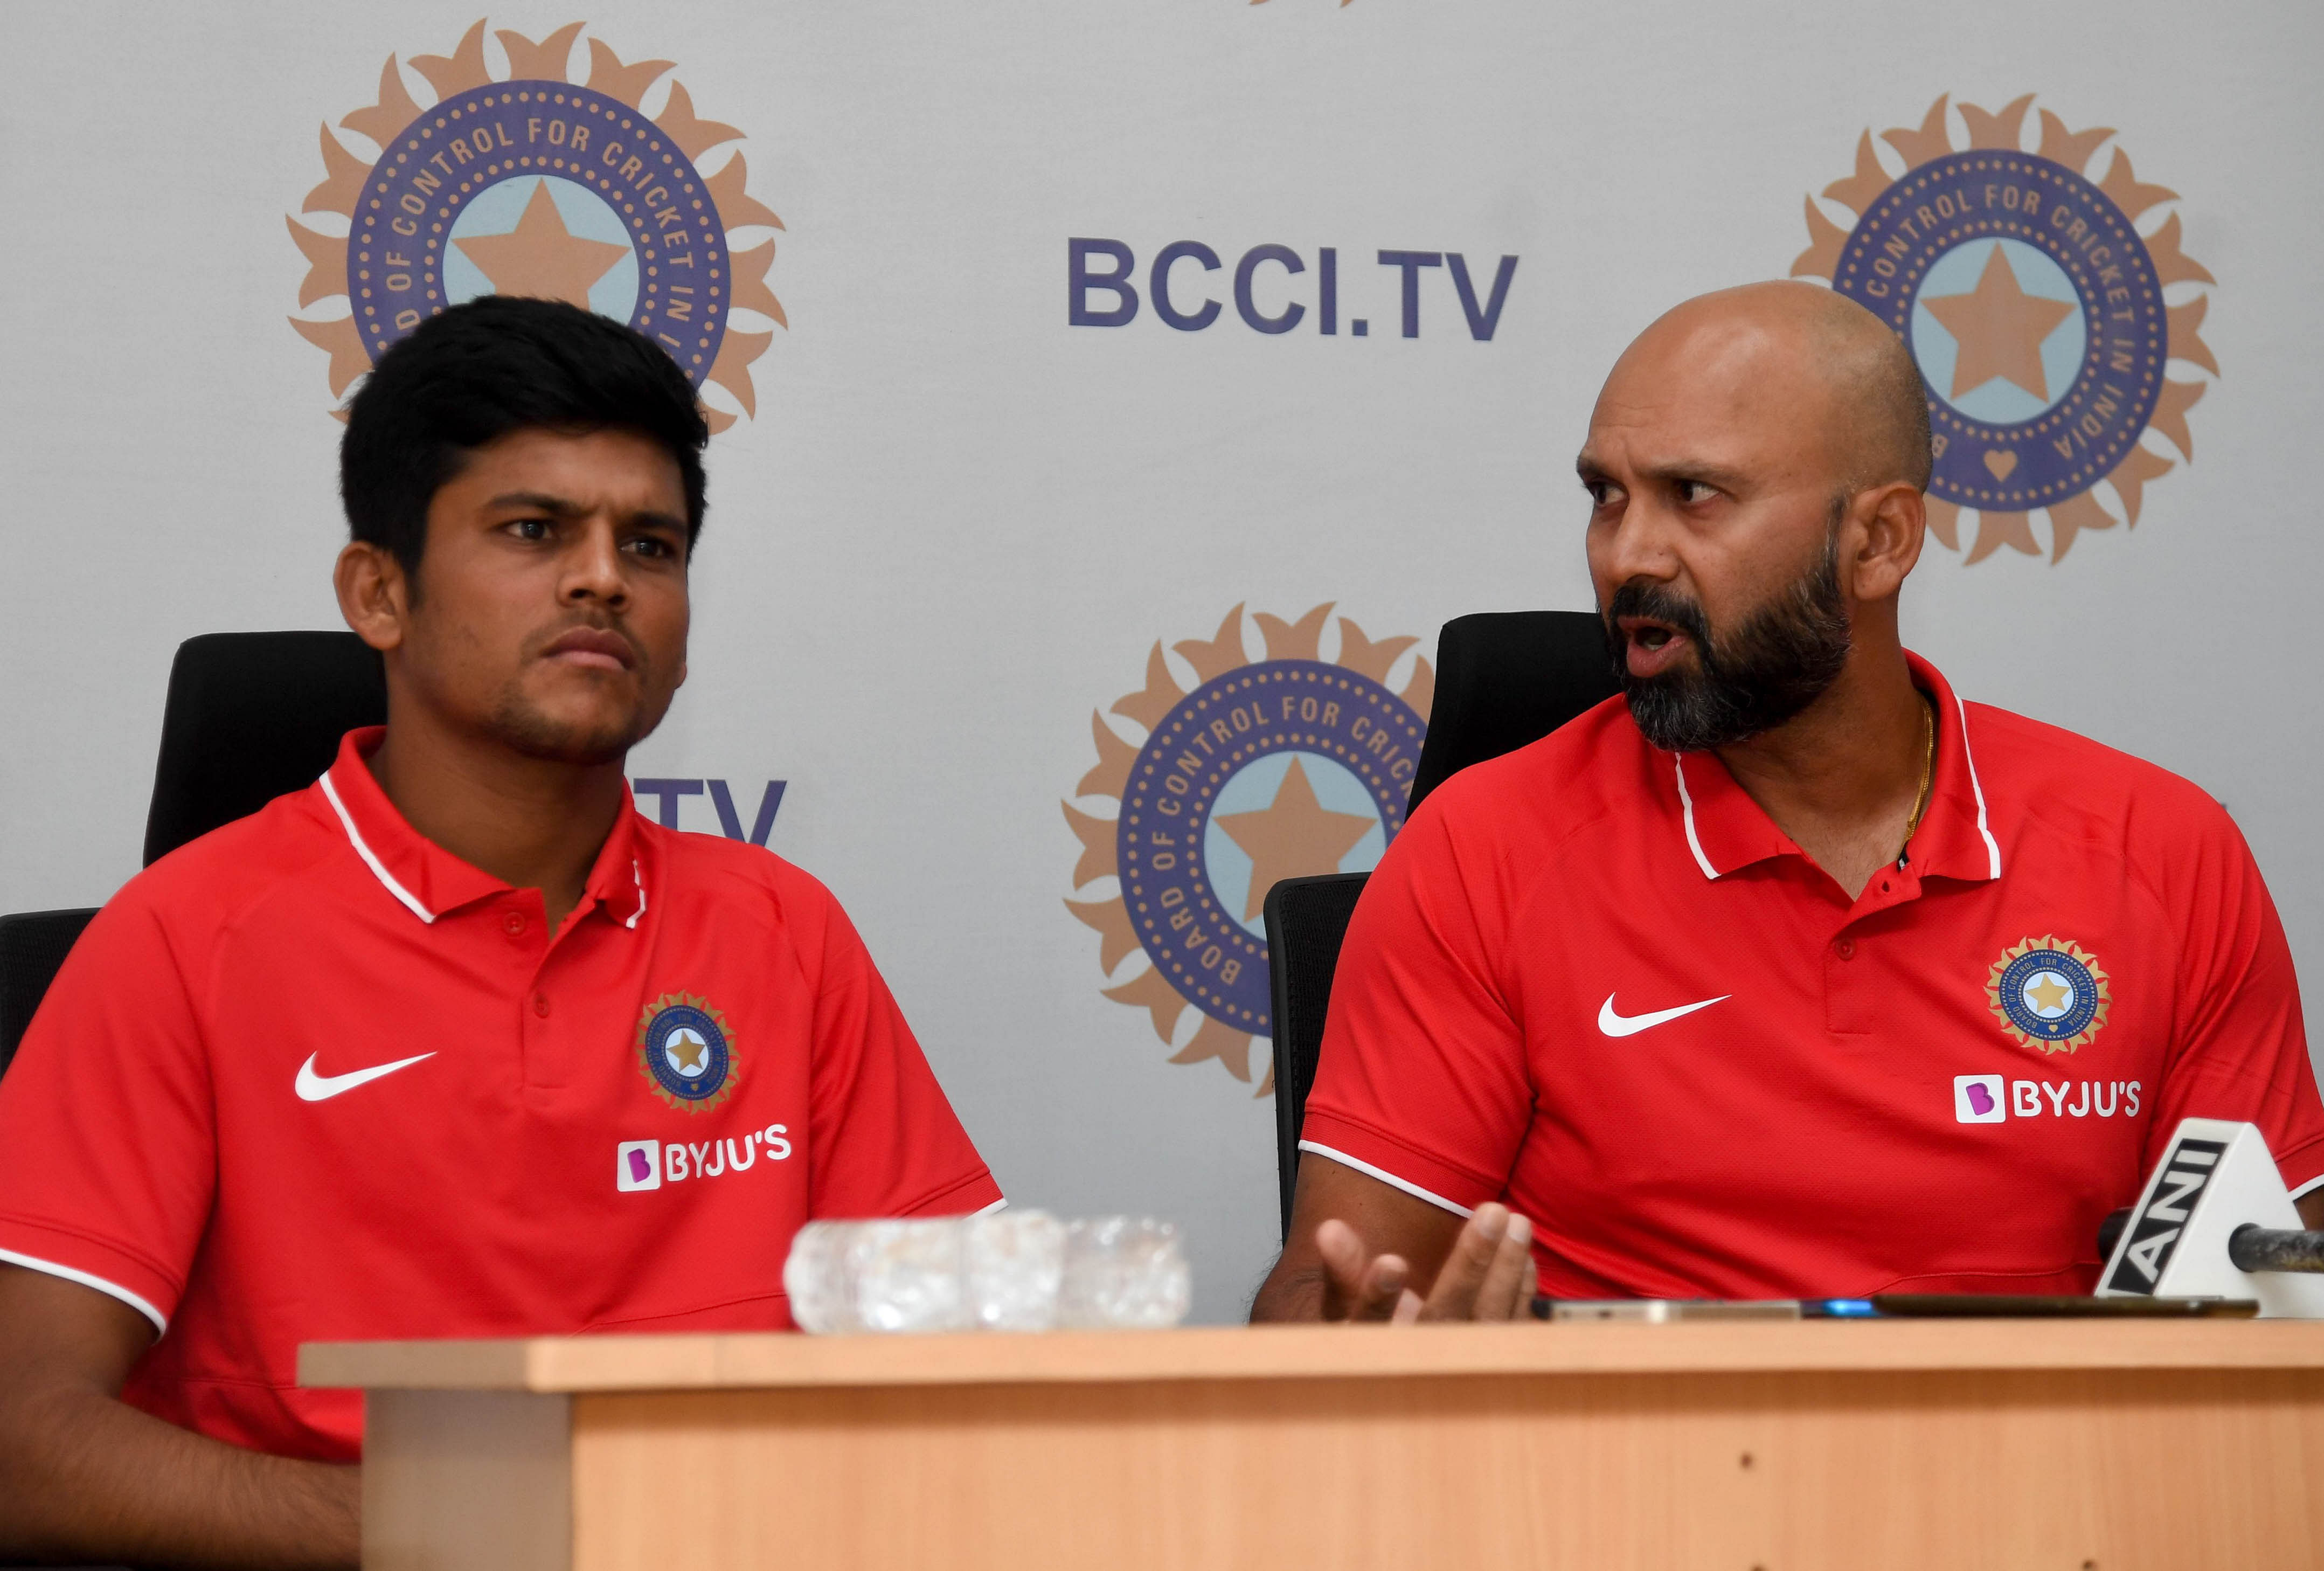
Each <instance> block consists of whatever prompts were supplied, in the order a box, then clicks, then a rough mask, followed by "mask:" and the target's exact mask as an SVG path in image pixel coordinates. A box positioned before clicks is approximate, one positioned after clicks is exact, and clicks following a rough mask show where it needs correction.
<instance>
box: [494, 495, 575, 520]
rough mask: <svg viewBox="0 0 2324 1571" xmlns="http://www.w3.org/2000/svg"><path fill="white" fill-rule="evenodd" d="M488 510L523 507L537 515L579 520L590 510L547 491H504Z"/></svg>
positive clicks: (496, 497) (495, 498)
mask: <svg viewBox="0 0 2324 1571" xmlns="http://www.w3.org/2000/svg"><path fill="white" fill-rule="evenodd" d="M484 505H485V506H486V507H488V508H493V509H498V508H503V507H523V508H530V509H531V510H532V511H534V512H536V513H549V514H551V515H553V516H555V517H558V518H578V517H580V516H581V515H582V514H583V513H587V512H588V511H589V510H588V509H587V508H586V507H584V506H582V505H581V504H579V503H577V502H573V501H569V500H567V498H565V497H562V496H552V495H550V494H549V493H548V492H546V491H503V492H502V493H501V494H499V495H498V496H495V497H493V499H492V500H491V501H490V502H487V503H485V504H484Z"/></svg>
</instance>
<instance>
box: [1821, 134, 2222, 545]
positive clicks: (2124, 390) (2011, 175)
mask: <svg viewBox="0 0 2324 1571" xmlns="http://www.w3.org/2000/svg"><path fill="white" fill-rule="evenodd" d="M2032 103H2033V97H2032V95H2030V94H2029V95H2027V96H2026V97H2023V98H2020V99H2018V100H2017V101H2016V102H2015V103H2014V104H2011V105H2010V106H2008V107H2007V108H2006V109H2004V110H2002V111H2001V112H2000V113H1999V114H1988V113H1987V112H1986V111H1985V110H1982V109H1979V108H1978V107H1976V106H1974V105H1969V104H1963V105H1961V106H1960V116H1961V121H1962V124H1963V125H1965V126H1966V128H1967V129H1968V132H1969V138H1968V140H1969V145H1968V147H1967V148H1965V149H1956V148H1955V146H1954V144H1953V142H1952V136H1951V132H1950V127H1949V123H1948V120H1947V117H1946V110H1945V99H1943V98H1939V99H1938V100H1937V101H1936V104H1935V106H1933V107H1932V109H1931V110H1930V111H1929V114H1928V116H1927V118H1926V119H1925V120H1924V121H1923V123H1922V125H1921V127H1920V129H1919V130H1917V131H1910V130H1904V129H1898V130H1893V131H1890V132H1888V133H1887V134H1886V136H1885V137H1884V138H1883V140H1884V141H1886V143H1888V144H1889V146H1890V147H1891V148H1893V149H1894V150H1895V152H1896V153H1897V154H1898V155H1899V157H1900V159H1901V162H1902V163H1903V165H1904V169H1903V172H1902V173H1901V174H1896V175H1893V176H1892V175H1891V174H1890V173H1889V171H1888V170H1887V169H1886V167H1884V166H1883V164H1882V163H1881V162H1880V159H1879V157H1878V155H1877V152H1876V150H1875V149H1874V146H1873V143H1872V134H1871V133H1870V132H1869V131H1867V132H1866V133H1865V134H1864V135H1863V137H1862V138H1861V140H1860V141H1859V142H1858V144H1857V153H1856V172H1855V173H1854V174H1853V175H1851V176H1849V178H1848V179H1847V180H1840V181H1838V182H1836V183H1834V184H1832V185H1831V186H1829V187H1827V188H1825V190H1824V196H1825V197H1826V199H1829V200H1831V201H1833V202H1836V203H1840V204H1841V205H1842V206H1844V207H1846V208H1849V209H1851V210H1853V211H1854V212H1855V213H1856V214H1857V215H1858V216H1857V218H1856V222H1855V225H1854V226H1853V227H1852V228H1849V229H1845V230H1843V229H1841V228H1840V227H1838V226H1836V225H1834V224H1833V223H1832V222H1831V220H1830V219H1829V218H1828V217H1825V216H1824V212H1823V210H1822V209H1821V208H1819V206H1818V205H1817V203H1816V201H1815V200H1814V199H1812V198H1811V199H1809V201H1808V204H1807V215H1808V229H1809V232H1810V234H1811V236H1812V237H1813V240H1814V244H1813V245H1810V246H1809V247H1808V249H1807V251H1806V252H1805V253H1803V254H1802V255H1801V257H1800V258H1799V260H1798V261H1797V262H1795V263H1793V265H1792V272H1793V273H1794V275H1795V276H1798V275H1804V276H1812V277H1818V278H1824V279H1828V280H1830V281H1831V286H1832V287H1833V288H1834V289H1836V290H1838V291H1840V293H1842V294H1844V295H1846V296H1848V297H1849V299H1850V300H1855V301H1857V302H1858V304H1860V305H1862V306H1864V307H1866V308H1867V309H1868V310H1871V311H1872V312H1873V313H1874V314H1875V315H1877V316H1878V317H1879V318H1880V319H1882V320H1884V321H1886V323H1887V324H1888V325H1889V326H1890V327H1892V328H1895V330H1896V333H1897V336H1898V337H1902V338H1903V339H1904V343H1905V345H1906V347H1908V348H1910V349H1911V350H1912V353H1913V358H1914V361H1915V362H1916V363H1917V364H1918V365H1920V368H1921V376H1922V380H1923V383H1924V384H1926V386H1927V391H1928V398H1929V419H1930V425H1931V428H1932V437H1933V445H1934V447H1935V449H1936V469H1935V473H1934V475H1933V476H1932V477H1931V479H1930V482H1929V527H1930V529H1931V531H1932V532H1933V533H1934V534H1935V535H1936V536H1937V538H1938V539H1940V540H1941V541H1943V542H1944V543H1945V544H1946V545H1947V546H1948V547H1949V548H1951V549H1953V550H1959V549H1960V514H1961V513H1962V512H1964V511H1970V512H1974V513H1975V514H1976V515H1977V520H1978V531H1977V537H1976V539H1975V541H1973V542H1972V543H1971V545H1970V547H1969V556H1968V559H1969V561H1972V562H1974V561H1978V560H1981V559H1984V558H1986V557H1987V556H1990V555H1991V554H1992V553H1993V552H1994V551H1996V550H1999V549H2000V548H2001V547H2002V546H2004V545H2007V546H2010V547H2012V548H2014V549H2015V550H2020V551H2024V552H2026V553H2028V554H2038V553H2039V552H2040V550H2041V549H2042V548H2041V545H2040V543H2039V541H2037V540H2036V539H2035V536H2034V533H2033V518H2034V516H2035V515H2036V514H2037V513H2038V514H2040V515H2042V516H2043V517H2044V518H2046V519H2047V521H2048V526H2049V533H2050V553H2051V559H2052V561H2057V560H2060V559H2062V558H2063V557H2064V556H2065V554H2066V551H2067V550H2068V548H2070V546H2071V545H2072V544H2073V541H2074V538H2075V536H2076V535H2078V534H2079V533H2080V531H2083V530H2086V529H2110V528H2112V527H2113V526H2114V524H2115V522H2116V520H2115V517H2114V515H2113V514H2112V513H2108V512H2107V510H2106V509H2105V508H2104V507H2103V506H2101V505H2100V504H2099V503H2098V500H2097V498H2096V496H2095V494H2094V491H2095V488H2096V487H2097V486H2098V485H2100V484H2101V483H2105V484H2107V485H2108V487H2109V488H2110V489H2111V490H2112V492H2113V494H2114V496H2115V499H2116V503H2117V504H2118V505H2119V506H2120V508H2121V511H2122V522H2126V523H2128V524H2135V523H2136V522H2138V513H2139V506H2140V503H2141V500H2142V497H2143V494H2144V487H2145V485H2146V483H2147V482H2148V481H2150V480H2152V479H2153V478H2154V477H2156V476H2159V475H2162V474H2163V473H2164V472H2165V471H2167V470H2168V469H2170V468H2171V467H2172V460H2171V459H2169V458H2166V457H2163V456H2161V454H2160V453H2158V452H2157V451H2156V450H2154V449H2153V448H2149V447H2147V446H2146V445H2145V444H2144V436H2145V434H2146V433H2147V432H2148V431H2149V430H2153V431H2156V432H2159V433H2161V434H2162V435H2163V437H2165V438H2167V439H2169V440H2170V441H2171V442H2172V444H2174V445H2175V446H2176V447H2177V448H2178V449H2179V451H2180V453H2181V454H2182V455H2188V454H2191V453H2192V451H2193V444H2192V441H2191V439H2190V434H2189V432H2188V430H2187V411H2188V410H2189V409H2190V407H2192V405H2193V404H2194V403H2195V402H2196V400H2198V399H2199V398H2200V397H2202V395H2203V390H2204V386H2205V385H2206V384H2203V383H2200V382H2191V381H2177V382H2174V381H2171V380H2168V379H2167V378H2166V377H2165V375H2164V371H2165V368H2166V367H2167V366H2168V365H2169V364H2170V362H2172V361H2173V360H2178V361H2182V362H2185V363H2186V364H2188V365H2200V366H2203V367H2205V368H2206V369H2208V370H2209V371H2211V372H2212V373H2213V374H2217V373H2218V365H2217V363H2216V362H2215V361H2214V360H2213V359H2212V356H2211V351H2210V349H2209V347H2208V346H2207V345H2205V344H2204V342H2203V340H2202V337H2201V335H2200V328H2201V327H2202V321H2203V313H2204V310H2206V308H2207V306H2208V303H2209V297H2208V296H2207V295H2204V294H2201V293H2198V292H2195V291H2194V290H2193V289H2192V287H2191V286H2193V285H2197V284H2209V283H2211V282H2214V280H2213V279H2212V277H2211V275H2210V274H2209V273H2207V272H2206V271H2204V269H2203V268H2202V267H2201V266H2199V264H2197V263H2194V262H2191V261H2190V260H2189V259H2188V258H2187V257H2186V256H2185V255H2183V254H2181V251H2180V249H2179V217H2178V215H2177V214H2176V213H2175V212H2174V213H2172V215H2171V216H2170V217H2168V218H2167V219H2165V220H2164V221H2163V223H2162V224H2160V225H2159V226H2150V229H2151V232H2147V233H2143V232H2142V231H2141V230H2140V228H2139V226H2138V220H2139V218H2140V216H2141V215H2143V214H2144V213H2146V212H2147V211H2148V210H2149V209H2151V208H2155V207H2158V206H2160V205H2162V204H2164V203H2168V202H2172V201H2174V200H2176V199H2177V193H2176V192H2173V191H2170V190H2166V189H2163V187H2161V186H2150V185H2141V184H2140V183H2139V182H2138V181H2137V180H2136V179H2135V177H2134V176H2133V174H2132V173H2131V167H2130V160H2129V158H2128V156H2127V155H2126V154H2125V153H2123V152H2121V151H2120V150H2119V149H2117V150H2116V152H2115V154H2114V157H2113V161H2112V162H2111V163H2110V164H2109V165H2108V167H2107V177H2106V179H2105V180H2103V181H2102V182H2099V183H2097V184H2093V183H2091V181H2090V180H2089V179H2088V178H2087V175H2086V172H2085V171H2086V169H2087V166H2088V165H2089V163H2090V162H2091V160H2092V158H2093V156H2094V155H2095V154H2096V152H2097V151H2098V147H2099V145H2100V144H2101V143H2104V142H2106V141H2107V139H2108V138H2109V137H2111V136H2112V135H2113V134H2114V133H2113V132H2111V131H2109V130H2106V129H2103V128H2101V129H2098V130H2094V131H2084V132H2072V131H2069V130H2067V129H2066V126H2065V125H2064V124H2063V123H2062V122H2061V121H2060V120H2059V119H2058V117H2057V116H2054V115H2052V114H2051V113H2050V112H2049V111H2048V110H2046V109H2045V110H2043V112H2042V117H2041V124H2042V137H2041V143H2040V145H2039V147H2038V148H2037V149H2036V150H2035V151H2034V152H2025V151H2024V149H2023V148H2022V146H2021V145H2020V143H2021V134H2022V131H2023V128H2024V120H2025V113H2026V109H2027V107H2028V106H2030V105H2031V104H2032ZM2172 285H2183V286H2189V287H2187V288H2184V289H2182V290H2181V293H2182V294H2184V295H2185V296H2186V297H2187V298H2186V299H2185V300H2182V301H2181V303H2179V304H2176V305H2173V304H2172V303H2171V302H2170V301H2169V300H2167V299H2166V297H2165V292H2164V291H2165V290H2166V288H2167V287H2169V286H2172Z"/></svg>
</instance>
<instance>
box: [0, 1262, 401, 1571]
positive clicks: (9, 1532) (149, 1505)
mask: <svg viewBox="0 0 2324 1571" xmlns="http://www.w3.org/2000/svg"><path fill="white" fill-rule="evenodd" d="M152 1340H153V1327H152V1323H151V1322H149V1321H148V1320H147V1319H146V1318H145V1317H143V1315H140V1314H139V1313H138V1312H137V1311H136V1310H134V1309H133V1308H130V1307H129V1306H128V1305H126V1304H124V1303H122V1302H121V1301H120V1300H119V1299H117V1298H111V1297H109V1296H108V1295H106V1294H104V1293H100V1292H98V1291H97V1290H96V1289H93V1288H85V1287H82V1286H81V1285H80V1284H79V1283H78V1282H69V1281H66V1280H63V1279H61V1278H60V1277H53V1276H49V1275H47V1274H45V1273H44V1272H41V1271H27V1270H25V1269H24V1268H23V1267H22V1266H14V1265H0V1560H7V1561H12V1562H13V1561H19V1560H22V1559H27V1558H30V1559H34V1560H35V1561H36V1562H37V1563H38V1564H42V1565H48V1564H51V1562H52V1561H60V1560H72V1561H75V1562H80V1561H85V1560H97V1559H102V1560H106V1561H115V1560H131V1561H135V1562H137V1563H140V1564H153V1563H159V1564H166V1565H171V1566H234V1567H236V1568H237V1571H259V1568H262V1567H263V1568H266V1571H291V1568H292V1567H325V1566H337V1567H352V1566H355V1557H356V1549H357V1544H356V1538H357V1532H356V1519H357V1515H358V1512H359V1510H360V1506H361V1496H362V1487H361V1484H360V1483H358V1480H357V1475H356V1471H355V1469H354V1468H352V1467H336V1466H331V1465H327V1464H324V1463H320V1462H294V1461H291V1459H289V1458H287V1457H281V1456H264V1455H260V1454H258V1453H257V1452H255V1451H245V1450H243V1449H242V1448H241V1447H239V1446H227V1445H224V1444H222V1443H220V1442H219V1441H217V1440H212V1439H209V1438H208V1437H204V1436H201V1435H196V1434H192V1433H189V1431H187V1430H184V1429H180V1428H175V1427H174V1426H172V1425H169V1424H165V1423H163V1422H162V1421H161V1419H156V1418H152V1417H151V1416H149V1415H147V1414H145V1413H142V1412H139V1411H137V1410H136V1409H134V1408H131V1407H128V1406H126V1405H124V1403H123V1402H122V1401H121V1400H119V1394H120V1391H121V1384H122V1382H123V1380H124V1379H125V1378H126V1377H127V1375H128V1373H129V1371H130V1368H131V1366H132V1365H134V1363H136V1361H137V1358H138V1356H139V1355H140V1354H143V1352H144V1351H145V1349H146V1348H147V1347H148V1346H149V1345H151V1344H152Z"/></svg>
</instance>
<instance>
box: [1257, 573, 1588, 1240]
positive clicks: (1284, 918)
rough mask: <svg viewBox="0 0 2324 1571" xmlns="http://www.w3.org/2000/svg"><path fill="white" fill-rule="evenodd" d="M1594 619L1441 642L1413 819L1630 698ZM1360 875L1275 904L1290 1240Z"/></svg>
mask: <svg viewBox="0 0 2324 1571" xmlns="http://www.w3.org/2000/svg"><path fill="white" fill-rule="evenodd" d="M1602 626H1603V624H1601V623H1600V621H1599V619H1598V615H1597V614H1596V613H1595V612H1591V611H1489V612H1480V613H1479V614H1478V615H1473V616H1456V617H1454V618H1453V619H1452V621H1450V622H1448V623H1446V624H1444V628H1443V632H1442V633H1439V634H1438V635H1437V642H1436V700H1435V704H1434V712H1433V713H1432V714H1431V716H1430V718H1429V722H1428V735H1427V736H1426V737H1425V739H1424V740H1423V741H1422V743H1421V746H1420V762H1419V764H1418V765H1417V766H1416V772H1415V774H1414V776H1413V781H1412V794H1411V797H1410V799H1409V803H1408V806H1407V807H1406V813H1407V814H1408V813H1409V812H1410V811H1411V809H1413V808H1417V807H1418V806H1419V805H1420V800H1421V799H1422V798H1423V797H1425V796H1426V795H1427V794H1428V793H1429V792H1430V791H1432V790H1435V789H1436V788H1437V787H1438V786H1440V785H1442V784H1443V783H1444V781H1446V780H1447V779H1448V778H1450V777H1451V776H1452V775H1453V774H1454V773H1456V772H1459V771H1461V770H1463V769H1466V768H1468V767H1469V766H1470V765H1471V764H1472V763H1481V762H1484V761H1485V760H1486V759H1489V758H1499V756H1500V755H1501V754H1502V753H1514V752H1516V751H1517V749H1518V748H1520V747H1523V746H1525V745H1526V744H1528V743H1532V742H1538V741H1540V740H1541V739H1542V738H1543V737H1545V736H1546V735H1549V734H1550V733H1551V732H1553V731H1554V730H1556V729H1557V728H1558V727H1559V726H1560V725H1564V724H1565V723H1566V722H1567V721H1568V720H1571V719H1572V718H1573V717H1574V716H1576V715H1579V714H1581V713H1582V711H1583V710H1585V709H1589V708H1591V707H1595V706H1597V705H1599V704H1600V703H1603V702H1604V701H1605V700H1606V699H1608V698H1612V697H1613V696H1614V695H1615V694H1616V693H1618V692H1619V691H1621V685H1620V683H1618V681H1616V680H1615V678H1614V671H1613V665H1612V662H1611V661H1609V660H1608V659H1607V656H1606V639H1605V634H1604V633H1603V632H1602V631H1601V629H1602ZM1369 876H1370V875H1369V874H1368V873H1330V874H1327V875H1325V876H1323V877H1322V878H1286V879H1285V880H1284V881H1283V882H1282V883H1278V884H1277V885H1276V886H1275V887H1274V888H1273V889H1271V890H1269V891H1268V894H1267V907H1266V910H1267V964H1268V983H1269V985H1270V986H1271V987H1272V989H1273V991H1274V995H1275V997H1274V1007H1275V1022H1274V1023H1275V1160H1276V1174H1277V1180H1278V1182H1279V1183H1280V1184H1281V1186H1282V1190H1283V1197H1282V1198H1283V1233H1284V1236H1285V1237H1286V1238H1288V1237H1289V1236H1290V1235H1291V1202H1292V1197H1293V1194H1294V1192H1295V1190H1296V1187H1297V1185H1298V1179H1299V1129H1300V1125H1301V1124H1302V1123H1305V1121H1306V1116H1307V1090H1308V1087H1309V1086H1313V1085H1314V1082H1315V1058H1316V1055H1317V1053H1318V1052H1319V1051H1320V1050H1321V1049H1322V1048H1323V1020H1324V1015H1325V1012H1326V1011H1327V1010H1328V1009H1329V1008H1330V1005H1331V1002H1332V976H1333V973H1334V972H1335V971H1337V970H1338V968H1339V964H1340V943H1341V940H1342V939H1343V938H1346V937H1347V932H1348V919H1350V918H1351V917H1352V916H1354V915H1355V910H1356V897H1357V896H1358V895H1360V894H1361V893H1362V892H1363V887H1364V880H1365V879H1366V878H1368V877H1369Z"/></svg>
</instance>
